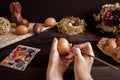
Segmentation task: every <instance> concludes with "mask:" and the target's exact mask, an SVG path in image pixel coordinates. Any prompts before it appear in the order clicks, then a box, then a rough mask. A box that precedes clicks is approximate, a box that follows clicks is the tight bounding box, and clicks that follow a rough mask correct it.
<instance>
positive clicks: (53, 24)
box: [44, 17, 56, 27]
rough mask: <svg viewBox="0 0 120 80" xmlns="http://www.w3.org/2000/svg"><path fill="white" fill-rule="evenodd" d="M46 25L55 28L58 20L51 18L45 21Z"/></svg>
mask: <svg viewBox="0 0 120 80" xmlns="http://www.w3.org/2000/svg"><path fill="white" fill-rule="evenodd" d="M44 25H45V26H46V27H54V26H55V25H56V20H55V18H52V17H49V18H47V19H46V20H45V22H44Z"/></svg>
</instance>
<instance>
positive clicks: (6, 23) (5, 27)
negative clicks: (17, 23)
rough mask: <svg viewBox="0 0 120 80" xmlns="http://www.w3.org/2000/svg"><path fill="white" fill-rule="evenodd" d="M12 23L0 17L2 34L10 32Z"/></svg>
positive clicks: (0, 31)
mask: <svg viewBox="0 0 120 80" xmlns="http://www.w3.org/2000/svg"><path fill="white" fill-rule="evenodd" d="M10 29H11V24H10V21H9V20H8V19H6V18H4V17H0V34H6V33H8V32H9V31H10Z"/></svg>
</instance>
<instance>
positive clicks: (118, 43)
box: [116, 38, 120, 47]
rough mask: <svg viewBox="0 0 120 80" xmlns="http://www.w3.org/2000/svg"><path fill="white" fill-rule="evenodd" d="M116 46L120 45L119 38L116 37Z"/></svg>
mask: <svg viewBox="0 0 120 80" xmlns="http://www.w3.org/2000/svg"><path fill="white" fill-rule="evenodd" d="M116 43H117V47H120V38H117V39H116Z"/></svg>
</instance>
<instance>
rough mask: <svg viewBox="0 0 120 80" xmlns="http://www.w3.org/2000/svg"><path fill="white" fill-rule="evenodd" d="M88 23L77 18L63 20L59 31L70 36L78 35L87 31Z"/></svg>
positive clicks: (59, 24) (59, 25)
mask: <svg viewBox="0 0 120 80" xmlns="http://www.w3.org/2000/svg"><path fill="white" fill-rule="evenodd" d="M85 26H86V23H85V21H84V20H81V19H79V18H77V17H66V18H63V19H62V20H61V21H60V22H59V23H58V24H57V27H58V31H59V32H62V33H64V34H68V35H76V34H80V33H83V32H84V31H85Z"/></svg>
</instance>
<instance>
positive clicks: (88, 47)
mask: <svg viewBox="0 0 120 80" xmlns="http://www.w3.org/2000/svg"><path fill="white" fill-rule="evenodd" d="M75 47H78V48H80V49H81V51H82V52H86V53H87V54H90V55H92V56H94V53H93V49H92V46H91V44H90V42H86V43H83V44H80V45H75Z"/></svg>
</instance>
